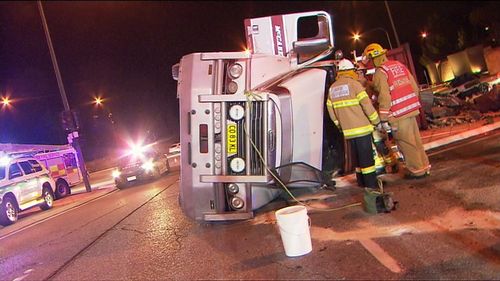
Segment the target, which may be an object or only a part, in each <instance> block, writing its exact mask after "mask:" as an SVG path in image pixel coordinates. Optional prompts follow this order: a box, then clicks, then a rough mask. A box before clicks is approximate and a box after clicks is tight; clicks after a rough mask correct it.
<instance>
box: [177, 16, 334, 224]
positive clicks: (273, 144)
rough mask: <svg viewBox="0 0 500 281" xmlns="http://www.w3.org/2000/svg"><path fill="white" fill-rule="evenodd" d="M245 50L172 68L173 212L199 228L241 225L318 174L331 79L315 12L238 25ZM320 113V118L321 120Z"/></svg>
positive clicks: (324, 23)
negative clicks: (175, 107) (176, 186)
mask: <svg viewBox="0 0 500 281" xmlns="http://www.w3.org/2000/svg"><path fill="white" fill-rule="evenodd" d="M245 32H246V39H247V50H245V51H240V52H211V53H192V54H188V55H185V56H183V57H182V59H181V61H180V62H179V63H178V64H176V65H174V66H173V67H172V75H173V78H174V79H175V80H177V81H178V85H177V97H178V98H179V105H180V143H181V147H182V153H181V155H180V157H181V165H180V171H181V176H180V195H179V202H180V205H181V208H182V209H183V211H184V212H185V213H186V214H187V215H188V216H189V217H191V218H193V219H196V220H201V221H226V220H241V219H248V218H252V217H253V211H254V210H255V209H258V208H260V207H262V206H263V205H265V204H267V203H268V202H270V201H271V200H273V199H274V198H276V197H277V196H278V195H279V193H280V192H281V190H282V189H281V188H280V187H281V186H283V185H286V186H288V187H290V188H293V187H294V186H296V187H299V186H300V187H305V186H316V185H322V184H324V183H325V182H326V183H328V181H330V182H329V183H331V177H330V178H329V179H325V178H324V177H323V174H322V173H321V168H322V162H323V157H324V155H323V142H324V126H334V125H333V122H324V120H329V119H328V118H325V112H326V110H325V101H326V96H327V92H328V88H329V86H330V85H331V83H332V82H333V79H334V77H335V73H334V72H335V67H334V63H333V61H328V60H331V59H332V54H333V51H334V36H333V29H332V21H331V17H330V15H329V14H328V13H326V12H323V11H313V12H305V13H296V14H287V15H275V16H269V17H261V18H253V19H246V20H245ZM327 115H328V113H326V116H327Z"/></svg>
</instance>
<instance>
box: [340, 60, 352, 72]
mask: <svg viewBox="0 0 500 281" xmlns="http://www.w3.org/2000/svg"><path fill="white" fill-rule="evenodd" d="M338 66H339V69H338V70H339V71H347V70H354V64H353V63H352V62H351V61H350V60H348V59H341V60H340V61H339V65H338Z"/></svg>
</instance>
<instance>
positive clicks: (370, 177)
mask: <svg viewBox="0 0 500 281" xmlns="http://www.w3.org/2000/svg"><path fill="white" fill-rule="evenodd" d="M357 79H358V77H357V74H356V72H355V67H354V65H353V63H352V62H351V61H349V60H348V59H342V60H340V61H339V63H338V72H337V80H336V81H335V83H333V84H332V85H331V86H330V89H329V94H328V100H327V108H328V113H329V115H330V118H331V119H332V121H333V123H334V124H335V125H336V126H337V127H338V128H339V129H340V130H341V131H342V132H343V134H344V138H345V139H346V140H347V141H348V142H349V144H350V146H351V148H352V149H351V152H352V153H351V156H352V162H353V163H354V165H355V166H357V169H356V179H357V180H358V185H360V186H361V187H367V188H373V189H375V188H378V184H377V177H376V171H375V163H374V160H373V148H372V142H373V139H372V132H373V127H374V126H375V125H379V126H380V119H379V117H378V114H377V111H376V110H375V108H374V107H373V105H372V103H371V101H370V98H369V97H368V94H367V93H366V91H365V89H364V88H363V86H362V85H361V83H359V82H358V81H357Z"/></svg>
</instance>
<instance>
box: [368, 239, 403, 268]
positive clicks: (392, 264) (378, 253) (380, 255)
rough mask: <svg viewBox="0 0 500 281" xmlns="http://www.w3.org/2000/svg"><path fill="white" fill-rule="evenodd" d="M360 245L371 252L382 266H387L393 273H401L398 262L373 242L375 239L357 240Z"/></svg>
mask: <svg viewBox="0 0 500 281" xmlns="http://www.w3.org/2000/svg"><path fill="white" fill-rule="evenodd" d="M359 242H360V243H361V245H363V247H365V249H366V250H367V251H368V252H370V254H372V256H373V257H374V258H376V259H377V260H378V261H379V262H380V263H381V264H382V265H383V266H385V267H387V269H389V270H390V271H392V272H394V273H401V271H403V270H402V269H401V267H400V266H399V264H398V262H397V261H396V260H395V259H394V258H393V257H391V256H390V255H389V254H388V253H387V252H386V251H384V249H382V247H380V245H379V244H377V243H375V241H373V240H371V239H363V240H359Z"/></svg>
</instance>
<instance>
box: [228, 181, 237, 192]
mask: <svg viewBox="0 0 500 281" xmlns="http://www.w3.org/2000/svg"><path fill="white" fill-rule="evenodd" d="M227 190H228V191H229V192H230V193H231V194H236V193H238V192H239V191H240V188H239V186H238V185H237V184H235V183H231V184H229V185H228V186H227Z"/></svg>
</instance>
